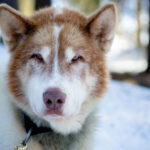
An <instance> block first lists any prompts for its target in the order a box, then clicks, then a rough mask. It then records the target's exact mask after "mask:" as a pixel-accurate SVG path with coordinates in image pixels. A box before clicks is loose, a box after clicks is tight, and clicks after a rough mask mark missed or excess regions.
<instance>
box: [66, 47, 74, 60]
mask: <svg viewBox="0 0 150 150" xmlns="http://www.w3.org/2000/svg"><path fill="white" fill-rule="evenodd" d="M74 56H75V52H74V51H73V49H72V48H71V47H68V48H67V49H66V51H65V58H66V61H67V62H70V61H71V59H72V58H73V57H74Z"/></svg>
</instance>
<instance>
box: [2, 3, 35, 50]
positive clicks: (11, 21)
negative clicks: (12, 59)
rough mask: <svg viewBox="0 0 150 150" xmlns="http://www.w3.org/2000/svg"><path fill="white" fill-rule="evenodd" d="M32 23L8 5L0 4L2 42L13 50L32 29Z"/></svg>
mask: <svg viewBox="0 0 150 150" xmlns="http://www.w3.org/2000/svg"><path fill="white" fill-rule="evenodd" d="M32 27H33V23H32V22H31V21H30V20H29V19H28V18H27V17H25V16H23V15H22V14H20V13H19V12H18V11H16V10H15V9H13V8H11V7H9V6H8V5H5V4H2V5H0V29H1V32H2V37H3V40H4V43H5V44H6V46H7V47H8V49H9V50H10V52H13V51H14V50H15V49H16V48H17V46H18V45H19V44H20V42H21V41H22V40H23V39H24V38H25V36H26V35H27V34H28V32H29V31H30V30H31V29H32Z"/></svg>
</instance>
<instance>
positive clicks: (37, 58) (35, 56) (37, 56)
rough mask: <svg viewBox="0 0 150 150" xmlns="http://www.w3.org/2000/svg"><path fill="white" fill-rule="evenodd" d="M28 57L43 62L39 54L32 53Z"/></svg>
mask: <svg viewBox="0 0 150 150" xmlns="http://www.w3.org/2000/svg"><path fill="white" fill-rule="evenodd" d="M30 58H31V59H35V60H36V61H38V62H39V63H44V59H43V58H42V56H41V55H40V54H33V55H32V56H31V57H30Z"/></svg>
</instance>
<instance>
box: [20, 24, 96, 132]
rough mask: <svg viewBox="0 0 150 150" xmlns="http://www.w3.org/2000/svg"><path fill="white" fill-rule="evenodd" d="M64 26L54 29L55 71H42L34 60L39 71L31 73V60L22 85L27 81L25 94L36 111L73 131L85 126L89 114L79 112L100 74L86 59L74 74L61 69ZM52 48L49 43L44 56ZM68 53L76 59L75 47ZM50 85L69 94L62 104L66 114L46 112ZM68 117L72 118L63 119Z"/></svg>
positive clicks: (54, 125) (57, 126)
mask: <svg viewBox="0 0 150 150" xmlns="http://www.w3.org/2000/svg"><path fill="white" fill-rule="evenodd" d="M61 29H62V27H59V26H57V25H56V24H55V26H54V33H55V40H56V41H55V57H54V62H53V70H52V73H51V74H49V73H46V72H42V74H41V73H40V68H38V66H37V65H36V64H31V65H32V66H33V67H35V68H38V73H35V74H33V75H32V76H29V75H28V67H30V63H29V64H28V65H29V66H28V67H27V68H26V69H25V70H24V71H21V72H22V73H21V74H20V77H21V81H22V82H23V83H22V85H24V87H23V89H24V92H25V95H26V97H27V99H28V102H29V104H30V106H31V108H32V110H33V112H34V113H35V114H36V115H38V116H40V117H43V118H44V119H45V120H47V121H48V122H49V123H50V124H51V126H52V128H54V129H55V130H56V131H57V132H61V133H63V134H68V133H70V132H77V131H78V130H79V129H80V128H81V126H82V124H81V122H83V120H84V117H85V116H84V115H83V116H82V117H81V116H80V115H79V113H80V110H81V106H82V104H83V102H85V101H86V100H88V97H89V95H88V93H89V92H90V91H89V90H91V88H90V87H92V86H93V85H95V83H96V78H95V77H93V76H91V75H90V73H89V68H88V65H87V64H85V63H82V62H81V63H78V64H75V65H74V66H72V69H71V75H67V74H62V73H60V68H59V65H58V63H59V60H58V47H59V42H58V39H59V34H60V32H61ZM48 50H49V48H47V47H46V48H44V49H43V50H42V55H43V56H44V57H47V56H48V55H49V54H48ZM65 54H66V57H67V59H68V60H70V59H72V57H73V56H74V55H75V53H74V52H73V49H72V48H71V47H69V48H67V49H66V53H65ZM85 68H86V78H85V79H84V80H83V79H82V78H81V72H82V70H83V69H85ZM48 88H59V89H61V90H62V91H63V92H64V93H65V94H66V101H65V104H64V106H63V108H62V111H63V116H51V115H47V116H44V111H45V110H46V106H45V104H44V102H43V93H44V92H45V91H46V90H47V89H48ZM88 91H89V92H88ZM81 118H82V119H81ZM66 119H67V120H70V121H69V122H68V121H63V120H66ZM58 120H59V121H58ZM60 122H61V123H60Z"/></svg>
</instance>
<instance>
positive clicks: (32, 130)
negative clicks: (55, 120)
mask: <svg viewBox="0 0 150 150" xmlns="http://www.w3.org/2000/svg"><path fill="white" fill-rule="evenodd" d="M22 115H23V123H24V127H25V130H26V132H27V135H26V137H25V139H24V140H23V141H22V143H21V145H22V146H26V144H27V142H28V140H29V138H30V137H31V136H32V135H37V134H42V133H47V132H51V131H52V129H51V128H48V127H43V126H37V124H36V123H34V122H33V121H32V119H31V118H30V117H29V116H28V115H27V114H26V113H25V112H22Z"/></svg>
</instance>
